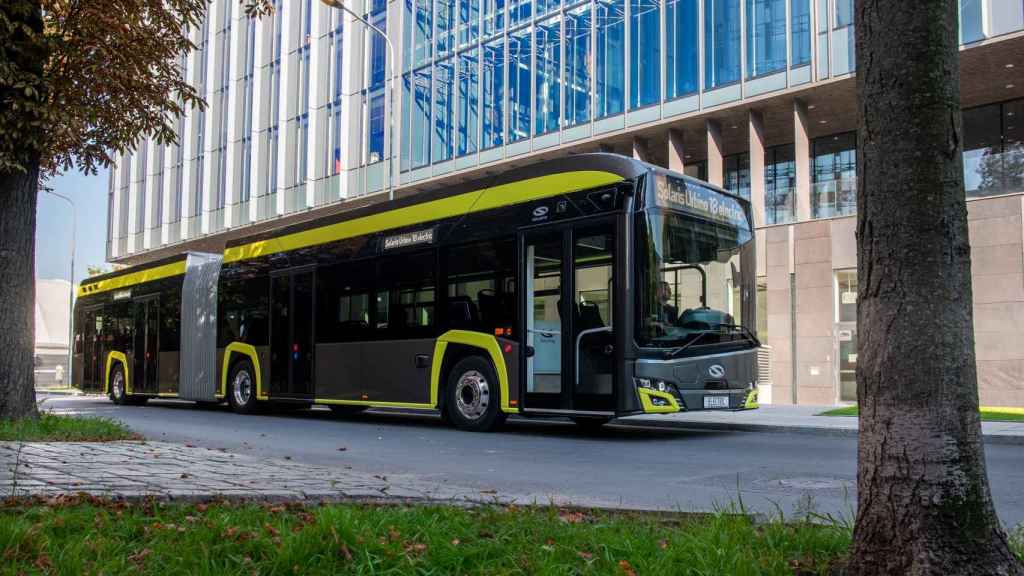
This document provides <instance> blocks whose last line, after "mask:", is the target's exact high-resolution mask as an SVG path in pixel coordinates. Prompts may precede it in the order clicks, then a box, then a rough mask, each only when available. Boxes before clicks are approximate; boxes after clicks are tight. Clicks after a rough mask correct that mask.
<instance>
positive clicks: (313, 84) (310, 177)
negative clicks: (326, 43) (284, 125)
mask: <svg viewBox="0 0 1024 576" xmlns="http://www.w3.org/2000/svg"><path fill="white" fill-rule="evenodd" d="M322 8H323V7H322V6H317V5H316V3H315V2H314V3H313V5H312V13H311V14H310V38H309V86H308V88H307V89H308V91H309V100H308V106H307V109H306V113H307V117H308V118H309V124H308V126H309V128H308V129H307V130H306V156H307V157H306V174H305V175H304V176H303V178H304V179H305V181H306V206H316V189H317V184H318V182H317V175H318V174H320V173H321V172H319V170H320V164H319V163H321V162H322V158H323V154H322V151H323V148H322V147H321V146H320V145H319V142H320V141H321V140H320V139H321V138H322V136H321V134H320V130H321V128H322V126H321V124H320V122H319V121H318V119H319V117H318V116H317V109H318V107H320V106H321V105H322V104H321V94H322V91H321V89H320V86H321V81H322V79H324V78H327V77H328V75H329V74H330V72H329V71H326V72H321V68H322V67H323V66H324V61H323V59H322V58H321V56H322V55H324V53H323V52H322V51H321V47H322V45H323V32H324V30H325V29H326V25H325V23H324V22H323V20H324V18H328V17H329V16H330V12H328V11H326V10H323V9H322ZM296 169H298V167H296Z"/></svg>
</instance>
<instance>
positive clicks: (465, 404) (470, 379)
mask: <svg viewBox="0 0 1024 576" xmlns="http://www.w3.org/2000/svg"><path fill="white" fill-rule="evenodd" d="M490 403H491V387H490V385H489V384H488V383H487V379H486V378H484V375H483V374H481V373H480V372H477V371H476V370H469V371H467V372H464V373H463V374H462V377H461V378H459V382H458V384H456V385H455V407H456V408H457V409H458V410H459V414H461V415H462V417H463V418H466V419H467V420H479V419H480V418H482V417H483V416H484V414H486V413H487V407H488V406H489V405H490Z"/></svg>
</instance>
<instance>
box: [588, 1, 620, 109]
mask: <svg viewBox="0 0 1024 576" xmlns="http://www.w3.org/2000/svg"><path fill="white" fill-rule="evenodd" d="M623 1H624V0H596V5H595V6H596V7H595V9H594V19H595V22H594V25H595V29H596V30H597V32H596V34H597V37H596V38H595V40H596V44H597V48H596V49H597V54H595V56H596V58H595V61H596V62H595V65H596V69H597V73H596V74H595V83H596V84H595V89H596V92H597V95H596V96H597V98H596V100H595V107H596V110H595V117H597V118H604V117H606V116H613V115H615V114H620V113H622V110H623V106H624V104H625V102H624V101H623V98H624V91H625V79H626V77H625V52H626V51H625V34H626V30H625V6H624V4H623Z"/></svg>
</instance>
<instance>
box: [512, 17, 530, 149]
mask: <svg viewBox="0 0 1024 576" xmlns="http://www.w3.org/2000/svg"><path fill="white" fill-rule="evenodd" d="M530 32H531V31H530V29H529V28H526V29H523V30H519V31H517V32H512V33H510V34H509V35H508V141H509V142H518V141H519V140H523V139H525V138H529V137H530V105H531V102H530V76H531V75H532V74H531V69H530Z"/></svg>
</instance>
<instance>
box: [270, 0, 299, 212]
mask: <svg viewBox="0 0 1024 576" xmlns="http://www.w3.org/2000/svg"><path fill="white" fill-rule="evenodd" d="M282 6H283V8H284V9H283V10H281V12H280V13H279V14H274V18H284V21H283V22H282V23H281V74H280V75H279V76H278V77H279V78H280V80H281V87H280V89H279V90H278V92H277V93H278V102H279V104H278V106H277V126H278V132H277V182H276V183H275V187H276V189H277V213H278V214H284V213H285V211H286V210H287V206H288V204H287V203H286V200H287V199H286V198H285V196H287V195H288V193H287V192H286V188H288V186H289V185H290V184H291V182H289V181H288V158H289V157H290V156H291V151H292V150H294V149H295V147H296V144H295V134H292V131H291V129H290V128H289V127H288V105H289V103H291V102H294V101H295V100H294V99H297V98H298V93H297V92H293V91H292V84H293V82H292V75H293V74H295V73H297V72H298V71H297V70H292V57H291V53H292V50H293V49H294V47H295V44H296V43H295V40H294V39H293V38H292V36H294V35H295V32H296V30H295V29H294V28H295V23H297V22H298V20H297V19H296V18H293V17H292V10H293V9H298V7H299V6H298V2H286V3H284V4H283V5H282ZM271 90H273V87H271Z"/></svg>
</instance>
